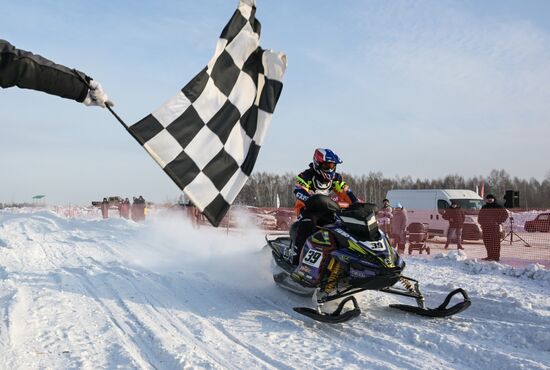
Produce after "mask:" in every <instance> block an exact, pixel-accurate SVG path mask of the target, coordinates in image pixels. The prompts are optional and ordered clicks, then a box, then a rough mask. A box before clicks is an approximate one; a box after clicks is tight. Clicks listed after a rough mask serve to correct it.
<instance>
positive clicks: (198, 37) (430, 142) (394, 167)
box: [0, 0, 550, 204]
mask: <svg viewBox="0 0 550 370" xmlns="http://www.w3.org/2000/svg"><path fill="white" fill-rule="evenodd" d="M237 3H238V2H237V1H236V0H203V1H163V2H158V1H139V2H136V1H109V2H108V1H99V0H98V1H95V2H87V1H68V0H67V1H64V0H56V1H47V0H46V1H25V2H5V3H3V4H2V13H3V16H2V27H1V32H2V33H1V34H0V38H4V39H7V40H8V41H10V42H11V43H12V44H14V45H16V46H17V47H19V48H21V49H24V50H29V51H32V52H34V53H36V54H40V55H42V56H44V57H47V58H49V59H51V60H53V61H55V62H56V63H60V64H64V65H66V66H68V67H72V68H76V69H79V70H81V71H83V72H85V73H87V74H88V75H90V76H92V77H93V78H94V79H96V80H98V81H99V82H100V83H101V84H102V85H103V87H104V88H105V90H106V91H107V93H108V94H109V96H110V97H111V98H112V100H114V102H115V104H116V106H115V111H116V112H117V113H118V114H119V115H120V116H121V117H122V118H123V119H124V120H125V121H126V122H127V123H128V124H131V123H134V122H136V121H137V120H139V119H141V118H143V117H144V116H145V115H147V114H148V113H150V112H151V111H153V110H155V109H156V108H158V106H160V105H161V104H162V103H164V101H166V100H167V99H168V98H170V97H171V96H172V95H174V94H175V93H176V92H177V91H178V90H179V89H180V88H181V87H182V86H184V85H185V84H186V83H187V82H188V81H189V80H190V79H191V78H192V77H193V76H194V75H195V74H196V73H198V72H199V70H201V69H202V68H203V67H204V66H205V65H206V64H207V62H208V60H209V59H210V57H211V56H212V54H213V51H214V47H215V44H216V40H217V37H218V36H219V34H220V32H221V30H222V28H223V26H224V25H225V24H226V23H227V21H228V20H229V18H230V16H231V14H232V13H233V11H234V10H235V8H236V5H237ZM336 4H338V6H336ZM257 8H258V9H257V17H258V19H259V20H260V21H261V22H262V38H261V45H262V47H264V48H270V49H274V50H277V51H283V52H285V53H286V54H287V56H288V69H287V72H286V75H285V78H284V83H285V85H284V88H283V93H282V95H281V98H280V100H279V104H278V106H277V109H276V111H275V115H274V117H273V121H272V125H271V128H270V131H269V133H268V135H267V138H266V140H265V142H264V145H263V148H262V151H261V152H260V156H259V158H258V162H257V164H256V168H255V171H269V172H274V173H285V172H287V171H290V172H299V171H300V170H302V169H303V168H305V167H306V166H307V164H308V163H309V161H310V160H311V156H312V153H313V150H314V149H315V148H316V147H328V148H332V149H333V150H334V151H335V152H336V153H338V154H339V155H340V156H341V157H342V159H343V160H344V163H343V164H342V165H341V166H340V170H341V171H343V172H348V173H353V174H356V175H361V174H368V173H369V172H371V171H380V172H382V173H383V174H384V175H385V176H390V177H393V176H396V175H399V176H407V175H410V176H412V177H413V178H416V177H420V178H437V177H442V176H445V175H446V174H460V175H463V176H465V177H470V176H474V175H478V176H479V175H484V176H485V175H488V174H489V171H490V170H491V169H494V168H499V169H500V168H503V169H505V170H506V171H508V172H509V173H510V174H511V175H512V176H518V177H520V178H526V179H528V178H530V177H534V178H537V179H538V180H542V179H544V178H545V177H546V176H547V175H549V173H550V164H549V162H548V158H550V145H548V138H549V137H550V103H549V102H550V89H549V86H550V18H548V14H550V2H548V1H543V0H541V1H473V0H472V1H444V0H443V1H435V0H433V1H382V0H380V1H374V0H372V1H371V0H368V1H367V0H365V1H361V0H357V1H351V0H349V1H340V2H334V1H330V2H329V1H322V0H318V1H313V0H311V1H305V0H302V1H296V0H277V1H273V0H272V1H268V0H257ZM0 109H1V112H2V119H1V120H2V123H1V124H0V173H1V174H2V175H1V182H0V202H10V201H27V200H30V198H31V197H32V195H35V194H46V195H47V199H48V202H50V203H57V204H66V203H77V204H89V201H91V200H93V199H100V198H102V197H103V196H106V195H122V196H129V197H131V196H133V195H139V194H141V195H143V196H144V197H145V198H147V199H150V200H153V201H159V202H160V201H166V200H173V199H174V198H175V197H176V196H177V195H178V193H179V190H178V188H177V187H176V185H175V184H173V183H172V181H171V180H170V179H169V178H168V176H166V175H165V174H164V172H163V171H162V170H161V169H160V167H158V165H157V164H156V163H155V162H154V161H153V160H152V159H151V158H150V157H149V156H148V154H147V153H146V152H145V151H144V150H143V149H142V148H141V147H140V146H139V145H138V144H137V142H135V141H134V139H133V138H132V137H131V136H130V135H129V134H128V133H126V131H125V130H124V129H123V128H122V127H121V126H120V124H119V123H118V122H117V121H116V120H115V119H114V118H113V117H112V116H111V115H110V114H109V113H108V111H106V110H103V109H99V108H88V107H85V106H83V105H81V104H78V103H75V102H73V101H69V100H64V99H61V98H58V97H54V96H50V95H47V94H44V93H40V92H35V91H30V90H22V89H18V88H10V89H2V90H0ZM289 181H291V179H289Z"/></svg>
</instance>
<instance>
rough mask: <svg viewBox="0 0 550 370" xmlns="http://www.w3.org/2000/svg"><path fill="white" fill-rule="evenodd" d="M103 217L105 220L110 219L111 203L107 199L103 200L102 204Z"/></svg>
mask: <svg viewBox="0 0 550 370" xmlns="http://www.w3.org/2000/svg"><path fill="white" fill-rule="evenodd" d="M101 216H103V218H109V201H108V200H107V198H103V201H102V202H101Z"/></svg>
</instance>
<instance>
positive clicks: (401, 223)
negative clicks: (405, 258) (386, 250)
mask: <svg viewBox="0 0 550 370" xmlns="http://www.w3.org/2000/svg"><path fill="white" fill-rule="evenodd" d="M407 221H408V217H407V210H406V209H404V208H403V206H402V205H401V203H397V204H396V205H395V207H393V218H392V221H391V238H392V239H393V240H394V243H395V244H396V245H397V251H398V252H399V253H403V252H405V246H406V242H407V235H406V232H405V230H406V229H407Z"/></svg>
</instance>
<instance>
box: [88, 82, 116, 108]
mask: <svg viewBox="0 0 550 370" xmlns="http://www.w3.org/2000/svg"><path fill="white" fill-rule="evenodd" d="M83 103H84V104H85V105H87V106H94V105H95V106H99V107H102V108H105V106H106V105H108V106H109V107H113V106H114V104H113V102H112V101H110V100H109V97H108V96H107V94H105V91H103V88H102V87H101V84H100V83H99V82H97V81H94V80H91V81H90V90H88V95H87V96H86V98H85V99H84V101H83Z"/></svg>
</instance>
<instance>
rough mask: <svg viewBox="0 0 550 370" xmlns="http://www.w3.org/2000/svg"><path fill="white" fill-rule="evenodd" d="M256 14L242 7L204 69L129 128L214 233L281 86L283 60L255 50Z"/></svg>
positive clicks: (249, 4)
mask: <svg viewBox="0 0 550 370" xmlns="http://www.w3.org/2000/svg"><path fill="white" fill-rule="evenodd" d="M255 13H256V7H255V0H240V3H239V7H238V9H237V10H236V11H235V13H234V14H233V17H232V18H231V20H230V21H229V23H228V24H227V25H226V26H225V28H224V29H223V31H222V34H221V36H220V39H219V40H218V43H217V46H216V52H215V54H214V57H213V58H212V60H210V62H209V63H208V65H207V66H206V67H205V68H204V69H203V70H202V71H201V72H200V73H199V74H198V75H197V76H195V78H193V80H191V81H190V82H189V83H188V84H187V85H186V86H185V87H184V88H183V89H182V90H181V91H180V92H179V93H178V94H177V95H176V96H174V97H172V98H171V99H170V100H168V101H167V102H166V103H165V104H164V105H163V106H161V107H160V108H159V109H158V110H157V111H155V112H154V113H152V114H150V115H148V116H147V117H145V118H144V119H142V120H141V121H139V122H137V123H136V124H134V125H132V126H130V127H129V131H130V133H131V134H132V135H133V136H134V137H135V138H136V139H137V140H138V141H139V143H140V144H141V145H143V147H144V148H145V150H147V152H149V154H150V155H151V156H152V157H153V159H154V160H155V161H156V162H157V163H158V164H159V165H160V166H161V167H162V168H163V169H164V171H165V172H166V173H167V174H168V175H169V176H170V177H171V178H172V180H173V181H174V182H175V183H176V184H177V185H178V186H179V187H180V189H182V190H183V191H184V193H185V195H187V197H188V198H189V199H190V200H191V201H192V202H193V204H194V205H195V206H196V207H197V208H198V209H199V210H200V211H201V212H202V213H203V214H204V215H205V216H206V217H207V218H208V220H209V221H210V222H211V223H212V224H213V225H214V226H218V224H219V223H220V221H221V219H222V218H223V216H224V215H225V213H226V212H227V210H228V209H229V207H230V205H231V203H232V202H233V200H235V198H236V197H237V195H238V194H239V192H240V190H241V189H242V187H243V186H244V184H245V183H246V181H247V179H248V177H249V176H250V173H251V172H252V168H253V167H254V164H255V162H256V158H257V157H258V153H259V151H260V146H261V145H262V142H263V140H264V138H265V135H266V133H267V129H268V128H269V124H270V122H271V116H272V114H273V111H274V109H275V105H276V104H277V100H278V99H279V95H280V94H281V90H282V87H283V84H282V77H283V74H284V72H285V69H286V56H285V55H284V54H281V53H275V52H273V51H270V50H264V49H261V48H260V47H259V41H260V22H258V20H257V19H256V18H255Z"/></svg>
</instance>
